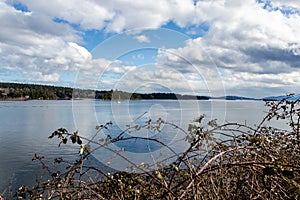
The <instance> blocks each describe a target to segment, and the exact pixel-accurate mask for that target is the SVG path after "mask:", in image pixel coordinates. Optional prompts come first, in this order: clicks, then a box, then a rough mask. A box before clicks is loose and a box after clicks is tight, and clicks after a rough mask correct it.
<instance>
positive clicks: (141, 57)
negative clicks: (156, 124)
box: [0, 0, 300, 97]
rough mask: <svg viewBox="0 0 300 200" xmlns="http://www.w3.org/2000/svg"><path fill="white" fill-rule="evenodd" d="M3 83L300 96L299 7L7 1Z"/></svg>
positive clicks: (0, 43) (184, 1)
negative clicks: (295, 94)
mask: <svg viewBox="0 0 300 200" xmlns="http://www.w3.org/2000/svg"><path fill="white" fill-rule="evenodd" d="M0 26H1V29H0V30H1V31H0V81H1V82H18V83H36V84H47V85H59V86H69V87H74V88H78V87H79V88H90V89H97V90H110V89H114V90H115V89H118V90H124V91H127V92H175V93H180V94H193V95H209V96H223V95H239V96H247V97H265V96H276V95H282V94H288V93H297V94H298V93H300V78H299V77H300V1H299V0H243V1H240V0H198V1H197V0H194V1H193V0H160V1H149V0H143V1H139V0H137V1H132V0H109V1H108V0H106V1H104V0H64V1H60V0H51V1H48V0H47V1H46V0H38V1H37V0H6V1H5V0H0Z"/></svg>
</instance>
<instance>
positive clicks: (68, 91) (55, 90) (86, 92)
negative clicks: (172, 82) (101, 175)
mask: <svg viewBox="0 0 300 200" xmlns="http://www.w3.org/2000/svg"><path fill="white" fill-rule="evenodd" d="M72 98H78V99H82V98H94V99H102V100H129V99H130V100H142V99H166V100H167V99H169V100H172V99H173V100H176V99H185V100H189V99H193V100H208V99H210V97H207V96H193V95H181V94H175V93H147V94H141V93H129V92H124V91H119V90H107V91H98V90H96V91H95V90H91V89H78V88H71V87H61V86H52V85H39V84H27V83H26V84H25V83H0V99H1V100H14V99H21V100H32V99H40V100H69V99H72Z"/></svg>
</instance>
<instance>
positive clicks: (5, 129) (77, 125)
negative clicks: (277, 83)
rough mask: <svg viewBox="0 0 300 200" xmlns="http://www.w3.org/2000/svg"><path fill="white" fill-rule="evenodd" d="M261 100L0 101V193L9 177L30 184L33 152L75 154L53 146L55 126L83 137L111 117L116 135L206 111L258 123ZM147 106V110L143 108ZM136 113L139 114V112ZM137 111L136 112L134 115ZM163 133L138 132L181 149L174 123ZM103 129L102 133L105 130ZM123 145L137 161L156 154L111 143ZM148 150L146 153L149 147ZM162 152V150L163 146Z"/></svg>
mask: <svg viewBox="0 0 300 200" xmlns="http://www.w3.org/2000/svg"><path fill="white" fill-rule="evenodd" d="M265 110H266V108H265V107H264V102H260V101H167V100H166V101H158V100H149V101H146V100H145V101H123V102H121V103H120V104H118V103H116V102H110V101H99V100H74V101H24V102H0V127H1V129H0V142H1V145H0V193H1V192H2V191H3V189H4V188H5V187H6V186H7V184H8V181H9V180H10V179H11V180H13V188H16V187H18V186H19V185H21V184H30V183H32V181H34V180H35V178H36V177H37V176H38V175H39V173H40V166H39V165H38V163H37V162H32V160H31V159H32V157H33V156H34V154H35V153H38V154H39V155H44V156H46V160H45V161H46V163H48V164H49V165H52V163H53V162H52V160H53V158H56V157H58V156H63V157H65V158H67V159H72V158H74V155H75V154H76V153H77V152H78V149H77V148H76V147H75V146H73V145H67V146H62V147H61V148H58V147H57V144H58V140H48V139H47V137H48V136H49V135H50V134H51V133H52V132H53V131H55V130H56V129H57V128H60V127H65V128H67V129H68V130H69V131H76V130H78V131H79V133H80V134H81V135H83V136H86V137H91V135H92V134H93V133H95V126H96V125H99V124H104V123H106V122H108V121H112V122H113V126H112V127H111V129H110V132H106V133H103V137H106V135H107V134H110V135H117V134H118V133H120V132H121V131H122V130H124V129H125V128H126V125H127V124H129V123H130V122H132V121H134V120H136V121H135V123H141V124H143V123H144V122H146V121H147V120H148V119H150V118H151V119H158V118H159V117H161V118H163V119H165V120H167V121H169V122H173V123H175V124H178V125H180V126H181V127H182V128H184V129H187V125H188V123H190V122H191V121H192V120H193V119H195V118H196V117H198V116H199V115H200V114H205V115H206V118H207V119H215V118H218V119H219V123H222V122H225V121H230V122H233V121H235V122H236V121H237V122H241V123H244V122H245V121H246V123H247V124H257V123H258V122H259V120H260V119H261V118H262V116H263V115H264V111H265ZM145 112H146V113H145ZM140 116H141V117H140ZM139 117H140V118H139ZM162 132H164V133H157V134H156V133H149V132H147V133H145V132H144V133H143V134H146V135H144V136H145V137H156V138H160V139H161V140H163V141H164V142H166V143H167V144H169V145H170V146H172V147H174V149H175V150H176V151H178V152H180V151H182V150H184V149H185V147H186V146H185V143H184V142H183V139H184V136H183V134H182V133H180V132H176V130H174V129H170V128H168V127H163V131H162ZM105 134H106V135H105ZM128 134H132V135H133V136H134V134H138V133H128ZM114 148H115V149H120V148H125V149H126V152H125V155H126V156H127V157H129V158H131V159H132V160H134V162H136V163H141V162H151V161H154V160H155V159H159V157H160V156H161V153H162V152H161V151H160V150H159V149H160V148H161V147H158V146H155V145H154V144H148V143H146V142H137V141H128V142H120V143H116V144H115V147H114ZM149 151H150V152H151V153H149ZM166 154H167V152H166ZM94 156H95V158H96V160H97V162H98V161H99V163H104V164H105V163H107V162H111V163H113V164H111V165H110V167H112V168H114V169H124V168H125V167H126V166H127V165H128V163H126V162H124V160H122V159H118V158H115V156H114V155H113V153H111V152H109V151H100V150H99V151H98V152H95V153H94Z"/></svg>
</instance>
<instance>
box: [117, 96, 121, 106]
mask: <svg viewBox="0 0 300 200" xmlns="http://www.w3.org/2000/svg"><path fill="white" fill-rule="evenodd" d="M120 103H121V98H120V95H119V99H118V101H117V104H120Z"/></svg>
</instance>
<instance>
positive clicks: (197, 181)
mask: <svg viewBox="0 0 300 200" xmlns="http://www.w3.org/2000/svg"><path fill="white" fill-rule="evenodd" d="M267 106H269V112H268V113H267V114H266V116H265V117H264V118H263V119H262V121H261V123H260V124H258V125H256V126H248V125H247V124H238V123H226V124H222V125H219V124H217V121H216V120H211V121H208V122H207V121H205V117H204V116H200V117H199V118H198V119H196V120H194V122H193V123H191V124H190V125H189V128H188V130H184V129H182V128H180V127H178V126H176V125H175V124H172V123H169V122H166V121H164V120H162V119H158V120H157V121H153V120H152V121H151V120H149V121H147V122H145V124H141V125H134V126H129V127H128V129H127V131H141V130H149V131H160V128H161V126H171V127H174V128H175V129H174V130H179V131H181V132H182V133H183V134H185V135H186V142H187V144H188V148H187V149H186V151H185V152H182V153H180V154H176V153H175V152H174V155H173V156H174V157H176V161H175V162H173V163H171V164H170V165H163V164H162V163H156V165H155V166H154V170H149V169H147V168H146V167H145V166H144V165H143V166H142V165H136V164H134V163H132V162H131V161H130V160H127V161H128V162H129V163H131V164H132V165H133V167H134V168H135V169H137V170H138V171H139V173H137V171H129V172H124V171H122V172H116V173H114V174H105V173H103V171H102V169H101V168H97V166H89V165H87V164H86V161H87V159H88V158H89V157H90V156H92V154H93V152H94V151H95V150H96V149H99V148H106V149H111V150H112V151H114V153H115V154H116V155H118V156H120V157H122V158H123V159H125V160H126V159H127V158H126V157H123V155H122V151H118V150H113V149H112V148H111V147H110V145H111V144H113V143H115V142H117V141H120V140H138V139H140V140H147V139H148V140H150V138H146V137H144V136H140V137H131V136H125V135H124V134H123V133H120V134H119V135H118V136H117V137H115V138H111V137H110V136H107V138H105V139H104V140H103V139H102V140H99V134H100V133H101V132H102V131H104V130H107V129H110V127H111V125H112V124H111V123H107V124H104V125H100V126H97V129H98V131H97V132H96V134H95V135H94V136H93V137H92V138H91V139H89V138H85V137H82V136H80V134H79V133H77V132H75V133H70V132H68V131H67V130H66V129H64V128H60V129H58V130H57V131H55V132H54V133H52V134H51V135H50V137H49V138H50V139H51V138H58V139H59V141H60V145H63V144H66V143H74V145H78V149H79V158H78V159H77V160H75V161H74V162H71V163H70V162H67V161H65V160H64V159H63V158H57V159H55V162H56V163H60V164H66V165H68V167H67V169H66V170H65V171H63V172H60V171H55V170H54V171H51V169H50V168H48V167H47V166H46V165H45V163H44V162H43V157H40V156H38V155H36V156H35V158H34V159H35V160H37V161H39V162H40V163H41V164H42V167H43V169H44V170H45V171H44V173H48V174H49V175H50V177H51V178H50V179H49V180H44V178H43V176H42V177H41V178H40V179H39V180H37V182H36V184H35V185H34V186H22V187H20V188H19V190H18V191H17V192H16V194H15V196H14V198H18V199H25V198H30V199H39V198H41V199H44V198H49V199H300V148H299V141H300V140H299V139H300V125H299V122H300V102H299V101H288V100H282V101H279V102H267ZM277 120H283V121H285V122H286V124H287V128H286V129H281V128H278V127H276V121H277ZM268 122H272V124H274V126H270V125H269V123H268ZM151 140H154V141H155V142H158V143H160V144H161V145H167V144H163V142H162V141H160V140H159V139H153V138H152V139H151ZM91 144H93V146H95V147H94V148H90V145H91ZM168 148H170V150H172V147H171V146H168ZM10 198H13V197H12V196H10Z"/></svg>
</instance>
